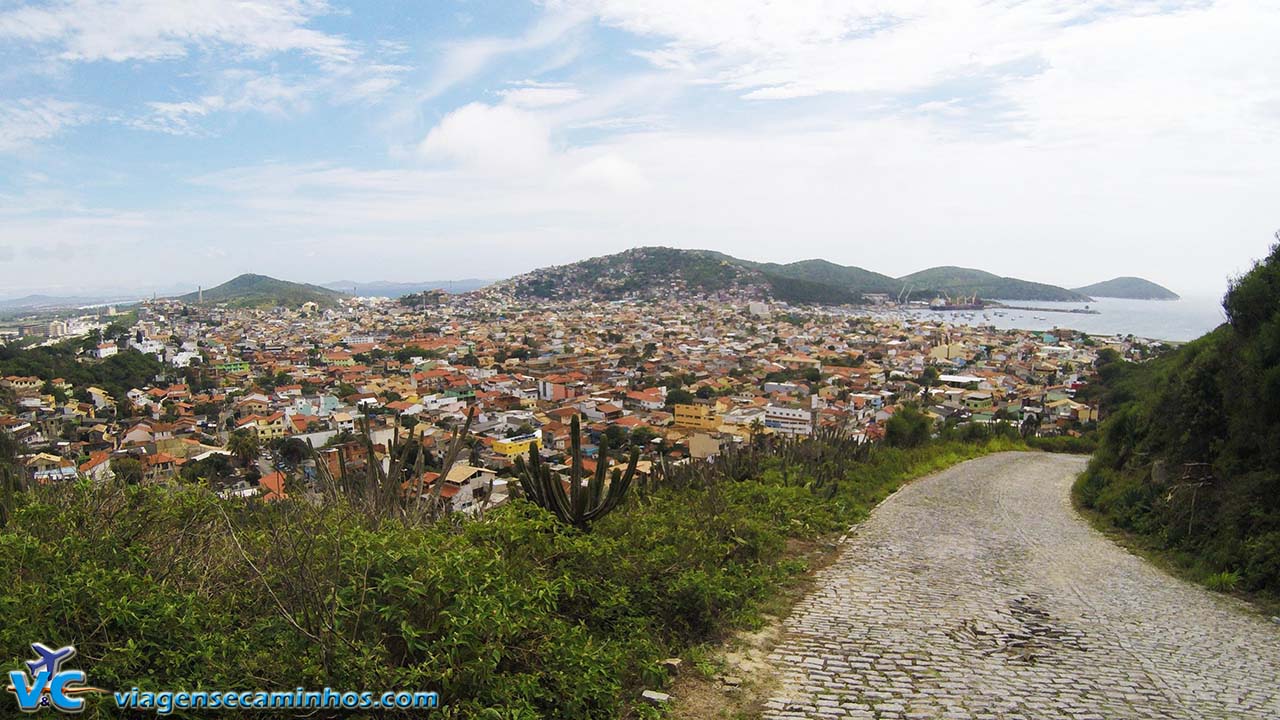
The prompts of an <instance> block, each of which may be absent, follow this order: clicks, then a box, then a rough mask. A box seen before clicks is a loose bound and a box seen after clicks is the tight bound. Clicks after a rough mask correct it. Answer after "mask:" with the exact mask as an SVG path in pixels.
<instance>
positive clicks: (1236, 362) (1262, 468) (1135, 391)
mask: <svg viewBox="0 0 1280 720" xmlns="http://www.w3.org/2000/svg"><path fill="white" fill-rule="evenodd" d="M1223 305H1224V308H1225V310H1226V312H1227V317H1228V318H1229V319H1230V322H1228V323H1226V324H1223V325H1222V326H1220V327H1218V328H1217V329H1216V330H1214V331H1213V332H1211V333H1208V334H1206V335H1205V336H1203V337H1201V338H1199V339H1197V340H1195V341H1193V342H1190V343H1187V344H1186V345H1184V346H1182V347H1180V348H1178V349H1177V350H1176V351H1173V352H1170V353H1167V354H1165V355H1162V356H1160V357H1157V358H1155V359H1152V360H1149V361H1147V362H1144V363H1142V364H1140V365H1139V364H1134V363H1130V362H1125V361H1123V360H1120V359H1119V358H1118V357H1114V356H1107V357H1105V358H1104V357H1102V356H1101V355H1100V357H1099V366H1098V367H1099V373H1098V379H1097V380H1096V381H1095V382H1094V383H1091V384H1090V386H1089V387H1087V388H1086V389H1085V391H1084V392H1083V393H1081V395H1080V396H1081V397H1084V398H1092V401H1093V402H1097V403H1099V404H1100V405H1101V407H1102V408H1103V409H1104V410H1105V411H1108V412H1109V413H1110V414H1109V417H1108V418H1107V419H1106V420H1105V421H1104V422H1103V424H1102V426H1101V428H1100V430H1099V433H1098V436H1097V448H1096V451H1095V452H1094V455H1093V459H1092V460H1091V461H1090V464H1089V467H1088V469H1087V471H1086V472H1085V473H1084V475H1082V476H1081V478H1080V479H1079V480H1078V481H1077V483H1076V486H1075V493H1076V496H1077V498H1078V500H1079V502H1080V503H1081V504H1083V505H1085V506H1086V507H1091V508H1094V509H1096V510H1098V511H1099V512H1100V513H1101V514H1102V516H1103V517H1104V518H1105V519H1106V520H1107V521H1108V522H1110V523H1111V524H1113V525H1115V526H1117V527H1120V528H1123V529H1126V530H1130V531H1133V532H1135V533H1138V534H1140V535H1141V536H1142V537H1143V539H1144V540H1145V541H1146V542H1147V543H1149V544H1151V545H1154V546H1155V547H1157V548H1158V549H1161V550H1164V551H1166V552H1167V553H1168V554H1169V556H1170V557H1171V558H1175V559H1178V561H1179V564H1180V565H1183V566H1184V569H1186V570H1188V571H1189V572H1190V573H1191V574H1192V575H1195V576H1198V577H1201V578H1202V579H1204V581H1205V582H1206V583H1207V584H1210V585H1211V586H1213V587H1215V588H1218V589H1228V586H1230V587H1236V586H1237V585H1238V586H1239V587H1240V589H1242V590H1249V591H1260V592H1261V593H1262V594H1264V595H1267V596H1270V597H1276V596H1280V409H1278V408H1280V245H1277V246H1275V247H1273V249H1272V251H1271V254H1270V255H1269V256H1268V257H1267V258H1266V259H1265V260H1264V261H1263V262H1261V263H1259V264H1257V265H1256V266H1255V267H1254V269H1253V270H1251V271H1250V272H1248V273H1246V274H1245V275H1243V276H1242V277H1240V278H1238V279H1236V280H1235V281H1234V282H1233V283H1232V284H1231V289H1230V291H1229V292H1228V294H1227V297H1226V298H1225V299H1224V303H1223ZM1031 444H1032V445H1033V446H1035V444H1036V441H1032V443H1031Z"/></svg>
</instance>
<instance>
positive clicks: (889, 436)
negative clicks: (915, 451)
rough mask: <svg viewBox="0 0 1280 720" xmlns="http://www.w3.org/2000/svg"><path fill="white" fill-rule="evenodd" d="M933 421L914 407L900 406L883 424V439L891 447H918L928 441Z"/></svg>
mask: <svg viewBox="0 0 1280 720" xmlns="http://www.w3.org/2000/svg"><path fill="white" fill-rule="evenodd" d="M932 431H933V421H932V420H930V419H929V416H928V415H925V414H924V413H922V412H920V409H919V408H917V407H916V406H914V405H901V406H899V407H898V410H897V412H895V413H894V414H893V417H891V418H889V422H887V423H885V433H884V439H885V442H887V443H888V444H889V445H890V446H891V447H899V448H911V447H919V446H921V445H923V444H925V443H926V442H928V441H929V435H930V433H931V432H932Z"/></svg>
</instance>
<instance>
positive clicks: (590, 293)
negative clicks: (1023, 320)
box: [493, 247, 1089, 304]
mask: <svg viewBox="0 0 1280 720" xmlns="http://www.w3.org/2000/svg"><path fill="white" fill-rule="evenodd" d="M493 290H495V291H497V292H510V293H512V294H514V295H516V296H518V297H535V298H554V299H561V300H574V299H581V298H596V299H606V300H616V299H620V298H624V297H632V298H635V297H670V296H672V295H680V294H691V295H715V294H720V293H733V294H738V295H748V296H754V297H759V298H772V299H775V300H782V301H786V302H795V303H818V304H840V303H851V302H859V301H862V300H863V299H864V296H865V295H867V294H871V293H883V294H888V295H894V296H899V297H902V298H910V299H914V300H922V299H925V300H927V299H930V298H934V297H939V296H960V295H964V296H970V295H975V294H976V295H978V296H979V297H982V298H987V299H996V300H999V299H1008V300H1067V301H1079V302H1083V301H1087V300H1089V297H1088V296H1086V295H1084V294H1082V293H1078V292H1075V291H1073V290H1067V289H1066V288H1061V287H1058V286H1057V285H1047V284H1044V283H1036V282H1029V281H1026V280H1019V279H1017V278H1011V277H1001V276H999V275H993V274H992V273H988V272H983V271H981V270H970V269H967V268H956V267H937V268H930V269H928V270H921V271H920V272H917V273H912V274H911V275H907V276H904V277H900V278H893V277H890V276H888V275H884V274H881V273H878V272H874V271H871V270H867V269H865V268H861V267H857V266H852V265H839V264H836V263H833V262H830V261H827V260H822V259H811V260H800V261H797V262H792V263H786V264H779V263H762V262H755V261H751V260H743V259H741V258H735V257H732V256H730V255H725V254H724V253H720V252H715V251H712V250H685V249H679V248H666V247H641V248H634V249H631V250H625V251H623V252H620V253H616V254H613V255H605V256H602V257H595V258H590V259H588V260H582V261H579V262H575V263H570V264H568V265H557V266H553V267H546V268H541V269H538V270H534V271H532V272H529V273H526V274H524V275H519V276H517V277H514V278H510V279H509V280H505V281H502V282H500V283H497V284H496V285H494V286H493Z"/></svg>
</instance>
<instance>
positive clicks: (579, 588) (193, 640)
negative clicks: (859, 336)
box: [0, 440, 1015, 718]
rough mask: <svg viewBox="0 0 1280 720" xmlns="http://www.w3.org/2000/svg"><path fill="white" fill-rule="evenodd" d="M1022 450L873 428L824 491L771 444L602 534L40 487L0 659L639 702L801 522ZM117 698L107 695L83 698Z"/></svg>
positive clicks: (747, 595)
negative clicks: (748, 467)
mask: <svg viewBox="0 0 1280 720" xmlns="http://www.w3.org/2000/svg"><path fill="white" fill-rule="evenodd" d="M1012 447H1015V445H1013V444H1012V443H1011V441H1008V440H1001V441H992V442H990V443H986V444H966V443H960V442H937V443H932V444H929V445H926V446H923V447H915V448H910V449H898V448H888V447H885V448H878V449H876V451H875V452H872V453H871V454H870V456H869V457H868V458H867V459H866V460H865V461H864V462H859V463H855V464H850V465H847V466H844V467H842V468H841V469H842V472H843V477H842V479H841V480H840V482H839V483H838V484H836V485H834V487H835V490H834V492H833V493H832V494H831V496H830V497H826V496H823V495H819V494H816V493H814V492H811V491H810V490H809V489H808V488H807V487H806V486H805V484H804V483H796V482H787V483H784V482H783V481H782V480H781V478H782V476H783V474H784V473H782V472H781V469H780V468H778V467H776V465H777V464H778V463H780V462H781V460H780V459H777V458H775V459H774V460H772V461H768V462H766V463H765V464H764V466H763V467H761V468H759V469H758V470H757V472H756V473H755V474H754V475H753V476H751V477H747V478H745V479H742V480H729V479H724V478H722V479H720V480H718V481H716V482H710V483H707V484H706V485H705V486H690V487H682V488H679V489H677V488H670V487H657V488H653V489H650V490H649V491H647V492H646V493H645V494H644V495H643V496H640V497H637V498H636V499H635V500H634V501H633V502H629V503H627V504H626V505H623V506H621V507H619V508H618V509H617V510H615V511H614V512H612V513H610V514H609V515H607V516H604V517H602V518H600V519H598V520H597V521H596V522H595V523H594V524H593V525H592V528H591V532H590V533H586V532H582V531H580V530H578V529H576V528H574V527H572V526H569V525H566V524H564V523H561V522H558V521H557V520H556V519H555V518H554V516H553V515H551V514H550V513H548V512H546V511H544V510H542V509H540V508H537V507H535V506H534V505H532V504H531V503H528V502H524V501H521V500H515V501H512V502H511V503H508V504H507V505H505V506H503V507H500V508H497V509H495V510H492V511H490V512H489V513H488V514H486V516H485V517H484V518H483V519H479V520H471V521H464V522H461V523H452V522H443V521H442V522H434V523H423V522H414V521H412V520H411V519H410V518H405V517H399V518H386V517H383V518H379V517H376V516H373V515H370V514H369V513H367V512H365V511H364V509H363V508H362V507H359V506H356V505H353V504H345V503H341V502H337V503H333V504H324V505H314V504H311V503H306V502H295V501H284V502H277V503H268V504H263V503H258V502H247V503H246V502H226V501H222V500H219V499H218V498H216V497H215V496H213V495H212V494H210V493H209V492H207V491H206V490H204V489H201V488H199V487H156V486H127V487H119V486H115V487H113V486H107V487H99V486H93V485H90V484H88V483H81V484H76V485H73V486H64V487H56V488H39V489H36V490H33V491H30V492H24V493H19V494H18V497H17V499H16V504H15V508H14V514H13V517H12V522H10V523H9V525H8V526H6V527H5V528H3V529H0V575H2V576H3V577H5V578H7V579H8V582H7V583H6V586H5V589H4V590H3V591H0V610H2V611H3V612H4V613H6V615H5V618H6V621H5V623H3V625H0V660H3V661H4V662H6V663H7V665H6V666H8V667H19V665H18V664H17V663H19V662H20V661H22V660H25V659H27V656H28V655H29V650H30V648H29V643H31V642H33V641H44V642H53V643H59V644H63V643H69V644H74V645H76V647H77V649H78V650H79V653H80V657H82V658H87V659H89V661H87V662H86V665H85V668H84V669H85V670H86V671H87V673H88V675H89V679H90V681H91V682H92V683H93V684H94V685H96V686H99V687H105V688H108V689H127V688H131V687H134V686H137V687H139V688H141V689H143V690H148V689H149V690H163V689H170V690H178V689H188V690H195V689H210V688H227V689H237V690H257V689H267V690H272V689H276V690H278V689H290V690H291V689H293V688H296V687H298V686H303V687H306V688H317V689H318V688H321V687H325V686H329V687H334V688H343V689H356V690H362V689H374V688H390V689H408V690H436V691H438V692H439V693H440V695H441V703H442V705H443V707H442V708H441V709H440V710H438V711H436V712H435V713H433V714H434V715H438V716H440V717H443V718H453V717H504V718H509V717H514V718H539V717H572V718H617V717H627V716H634V715H635V714H637V713H638V712H641V711H639V710H637V709H636V707H635V702H636V698H637V695H638V691H639V689H640V688H642V687H653V686H656V685H657V684H659V683H660V682H661V678H662V675H661V672H660V671H659V669H658V667H657V662H658V661H659V660H660V659H661V658H664V657H668V656H671V655H674V654H679V653H682V652H683V651H685V650H686V649H688V648H689V647H691V646H694V645H698V644H702V643H710V642H715V641H716V640H717V639H719V638H721V637H723V636H724V635H725V634H726V633H728V632H730V631H732V630H733V629H734V628H736V627H740V626H742V625H744V624H750V623H753V622H755V621H756V620H758V617H759V612H760V608H761V606H762V605H763V603H764V602H765V601H767V600H768V599H770V598H771V597H773V596H775V595H776V594H777V593H778V592H779V589H780V588H785V587H787V586H788V585H789V584H791V583H793V582H794V581H795V580H796V579H797V578H798V576H799V575H800V574H801V573H802V572H803V571H804V566H803V564H802V563H799V562H796V561H795V560H794V559H791V558H788V557H787V556H786V553H785V548H786V543H787V540H788V539H790V538H802V539H803V538H813V537H817V536H821V535H823V534H826V533H830V532H834V531H839V530H843V529H844V528H846V527H848V525H849V523H851V522H854V521H856V520H858V519H860V518H862V517H864V516H865V515H866V513H867V512H869V511H870V509H871V508H872V507H874V505H875V504H876V503H877V502H879V501H880V500H881V499H883V498H884V497H885V496H886V495H888V494H889V493H891V492H892V491H893V490H894V489H896V488H897V487H898V486H899V485H901V483H902V482H904V481H906V480H908V479H910V478H912V477H915V476H917V475H919V474H922V473H924V472H929V471H932V470H936V469H940V468H941V467H945V466H946V465H949V464H952V463H955V462H958V461H960V460H963V459H967V458H969V457H974V456H976V455H979V454H982V453H984V452H988V451H992V450H1002V449H1010V448H1012ZM114 714H115V713H114V708H113V707H108V702H105V701H103V700H102V699H93V700H90V705H89V707H88V708H87V711H86V716H88V717H93V718H97V717H112V716H114ZM223 715H224V716H226V717H229V718H233V717H237V714H235V713H230V712H224V713H223ZM252 715H253V714H252V713H244V714H242V715H241V716H245V717H248V716H252ZM405 716H408V713H406V714H405Z"/></svg>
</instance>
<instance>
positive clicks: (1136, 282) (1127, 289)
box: [1075, 276, 1178, 300]
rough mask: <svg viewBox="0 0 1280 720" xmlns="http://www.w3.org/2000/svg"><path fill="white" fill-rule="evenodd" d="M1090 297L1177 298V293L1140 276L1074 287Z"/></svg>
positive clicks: (1131, 298)
mask: <svg viewBox="0 0 1280 720" xmlns="http://www.w3.org/2000/svg"><path fill="white" fill-rule="evenodd" d="M1075 291H1076V292H1078V293H1084V294H1085V295H1088V296H1090V297H1105V298H1126V299H1129V300H1177V299H1178V294H1177V293H1175V292H1174V291H1172V290H1170V289H1169V288H1167V287H1163V286H1161V285H1157V284H1155V283H1153V282H1151V281H1150V280H1144V279H1142V278H1140V277H1127V276H1126V277H1118V278H1112V279H1110V280H1104V281H1102V282H1100V283H1094V284H1092V285H1085V286H1084V287H1079V288H1076V289H1075Z"/></svg>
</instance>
